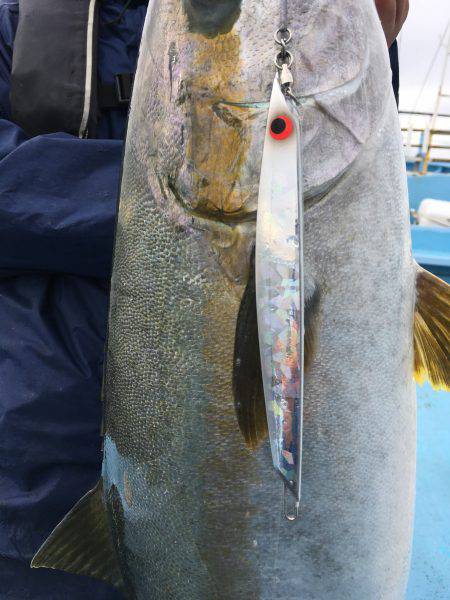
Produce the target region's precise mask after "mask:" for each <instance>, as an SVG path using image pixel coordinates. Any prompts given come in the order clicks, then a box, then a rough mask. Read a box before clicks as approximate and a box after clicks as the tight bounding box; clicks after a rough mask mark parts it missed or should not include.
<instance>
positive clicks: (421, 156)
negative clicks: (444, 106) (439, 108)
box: [400, 110, 450, 175]
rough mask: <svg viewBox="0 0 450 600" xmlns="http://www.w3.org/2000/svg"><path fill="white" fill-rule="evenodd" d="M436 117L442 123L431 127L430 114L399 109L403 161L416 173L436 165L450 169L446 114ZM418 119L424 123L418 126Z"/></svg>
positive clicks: (423, 171)
mask: <svg viewBox="0 0 450 600" xmlns="http://www.w3.org/2000/svg"><path fill="white" fill-rule="evenodd" d="M437 118H438V119H439V122H440V123H443V125H444V126H441V127H434V128H431V122H432V120H433V113H430V112H423V111H414V112H412V111H405V110H401V111H400V119H401V122H402V123H404V122H405V121H407V122H406V125H403V126H402V128H401V129H402V133H403V146H404V150H405V157H406V161H407V163H408V166H409V167H410V168H411V170H413V171H414V172H416V173H421V174H423V175H424V174H426V172H427V171H428V169H430V170H434V167H435V166H436V165H441V166H442V168H443V169H444V170H447V169H448V171H450V113H439V114H438V115H437ZM418 121H425V122H424V124H423V126H419V125H418ZM434 121H435V122H436V119H434ZM447 123H448V128H447ZM446 167H447V168H446Z"/></svg>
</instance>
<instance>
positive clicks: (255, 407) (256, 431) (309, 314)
mask: <svg viewBox="0 0 450 600" xmlns="http://www.w3.org/2000/svg"><path fill="white" fill-rule="evenodd" d="M310 283H312V282H310ZM309 288H310V289H309ZM319 300H320V298H319V290H318V288H317V287H316V286H315V285H311V286H306V289H305V360H304V362H305V372H306V371H307V370H308V368H309V367H310V365H311V363H312V360H313V357H314V354H315V348H316V340H317V329H318V323H317V315H318V306H319ZM233 393H234V405H235V409H236V415H237V420H238V424H239V428H240V430H241V433H242V435H243V436H244V440H245V443H246V445H247V446H248V447H249V448H250V449H251V450H256V448H258V446H259V445H260V444H261V443H262V442H263V441H264V440H265V439H266V437H267V434H268V426H267V416H266V404H265V400H264V388H263V378H262V371H261V356H260V353H259V341H258V319H257V310H256V290H255V253H254V251H253V253H252V257H251V260H250V271H249V277H248V282H247V286H246V288H245V291H244V295H243V296H242V300H241V306H240V308H239V314H238V318H237V325H236V337H235V343H234V368H233Z"/></svg>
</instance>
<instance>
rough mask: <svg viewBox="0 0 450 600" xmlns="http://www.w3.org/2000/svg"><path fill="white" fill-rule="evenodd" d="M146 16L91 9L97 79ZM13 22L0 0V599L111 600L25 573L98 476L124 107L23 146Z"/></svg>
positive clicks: (130, 60)
mask: <svg viewBox="0 0 450 600" xmlns="http://www.w3.org/2000/svg"><path fill="white" fill-rule="evenodd" d="M122 12H123V14H122V16H120V15H121V13H122ZM145 12H146V6H145V4H142V3H141V2H135V3H133V2H132V3H131V5H130V6H127V5H126V3H125V1H124V0H123V1H121V0H104V1H103V2H102V4H101V11H100V32H99V46H98V52H99V56H98V61H99V78H100V80H101V81H102V82H104V83H111V84H112V83H113V82H114V79H113V78H114V74H116V73H123V72H131V71H134V69H135V63H136V59H137V52H138V46H139V42H140V37H141V32H142V26H143V22H144V18H145ZM17 20H18V3H17V2H12V1H8V0H0V599H1V600H4V599H12V600H26V599H28V598H29V599H32V600H41V599H42V600H63V599H67V600H76V599H78V598H87V599H89V600H91V599H92V600H95V599H102V600H103V599H104V600H106V599H107V600H117V599H118V598H120V595H119V594H118V593H117V592H116V591H115V590H113V589H112V588H109V587H108V586H107V585H106V584H103V583H100V582H99V583H97V582H96V581H95V580H92V579H88V578H84V577H76V576H72V575H68V574H65V573H61V572H57V571H47V570H44V569H39V570H36V569H33V570H31V569H30V568H29V566H28V565H29V562H30V559H31V557H32V556H33V554H34V552H35V551H36V550H37V548H38V547H39V546H40V544H41V543H42V542H43V540H44V539H45V538H46V536H47V535H48V534H49V532H50V531H51V530H52V528H53V527H54V526H55V525H56V524H57V523H58V522H59V520H60V519H61V518H62V517H63V516H64V514H65V513H66V512H67V511H68V510H69V509H70V508H71V507H72V506H73V504H74V503H75V502H76V501H77V500H78V499H79V498H80V497H81V496H82V495H83V494H84V493H85V492H86V491H87V490H88V489H89V488H91V487H92V486H93V485H94V484H95V482H96V480H97V479H98V475H99V469H100V462H101V453H100V436H99V428H100V421H101V401H100V382H101V371H102V360H103V345H104V339H105V330H106V317H107V292H108V280H109V275H110V266H111V253H112V243H113V232H114V221H115V210H116V201H117V195H118V185H119V176H120V163H121V157H122V141H121V140H122V138H123V136H124V131H125V123H126V109H120V110H119V109H117V110H116V109H115V110H109V111H107V112H105V113H104V114H103V116H102V118H101V120H100V123H99V132H98V139H95V140H80V139H78V138H75V137H72V136H70V135H68V134H65V133H56V134H51V135H43V136H38V137H35V138H32V139H29V138H27V136H26V135H25V133H24V132H23V131H22V130H21V129H20V128H19V127H18V126H16V125H15V124H14V123H12V122H11V120H10V114H11V111H10V103H9V81H10V71H11V58H12V52H13V46H14V35H15V31H16V27H17Z"/></svg>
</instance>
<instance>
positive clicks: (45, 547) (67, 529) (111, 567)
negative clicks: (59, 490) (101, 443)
mask: <svg viewBox="0 0 450 600" xmlns="http://www.w3.org/2000/svg"><path fill="white" fill-rule="evenodd" d="M102 495H103V485H102V480H100V482H99V483H98V484H97V486H96V487H95V488H94V489H93V490H91V491H90V492H88V493H87V494H85V495H84V496H83V497H82V498H81V500H79V501H78V502H77V504H76V505H75V506H74V507H73V508H72V510H71V511H70V512H69V513H68V514H67V515H66V516H65V517H64V519H63V520H62V521H61V523H59V525H57V526H56V528H55V529H54V530H53V531H52V533H51V534H50V536H49V537H48V538H47V539H46V541H45V542H44V543H43V544H42V546H41V547H40V548H39V550H38V551H37V553H36V554H35V556H34V557H33V560H32V561H31V566H32V567H34V568H39V567H45V568H47V569H58V570H61V571H67V572H68V573H74V574H76V575H88V576H90V577H95V578H96V579H102V580H103V581H106V582H108V583H110V584H111V585H114V586H115V587H118V588H121V589H123V580H122V575H121V572H120V567H119V563H118V560H117V556H116V551H115V548H114V544H113V541H112V537H111V532H110V527H109V522H108V516H107V514H106V508H105V505H104V503H103V498H102Z"/></svg>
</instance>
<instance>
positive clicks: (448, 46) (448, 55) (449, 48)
mask: <svg viewBox="0 0 450 600" xmlns="http://www.w3.org/2000/svg"><path fill="white" fill-rule="evenodd" d="M449 31H450V21H449V23H448V24H447V28H446V30H445V34H444V39H443V40H442V45H443V46H444V48H445V57H444V65H443V68H442V76H441V81H440V84H439V90H438V94H437V97H436V104H435V107H434V112H433V114H432V116H431V121H430V125H429V129H428V131H429V134H428V136H427V137H428V140H427V151H426V154H425V158H424V161H423V166H422V172H421V174H422V175H426V174H427V171H428V165H429V163H430V160H431V150H432V149H433V135H434V134H435V132H436V121H437V118H438V116H439V109H440V106H441V102H442V100H443V99H444V98H450V93H445V92H444V85H445V80H446V76H447V69H448V64H449V59H450V34H449ZM446 38H447V39H446Z"/></svg>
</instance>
